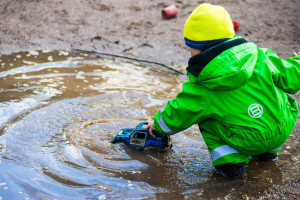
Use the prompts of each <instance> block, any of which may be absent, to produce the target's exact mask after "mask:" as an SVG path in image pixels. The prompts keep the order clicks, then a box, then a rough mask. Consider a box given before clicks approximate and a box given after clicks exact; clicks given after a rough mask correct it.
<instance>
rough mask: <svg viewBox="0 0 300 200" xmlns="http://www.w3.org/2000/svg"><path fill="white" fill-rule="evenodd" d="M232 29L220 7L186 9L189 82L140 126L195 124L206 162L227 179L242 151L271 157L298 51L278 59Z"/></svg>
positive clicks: (289, 119) (292, 106)
mask: <svg viewBox="0 0 300 200" xmlns="http://www.w3.org/2000/svg"><path fill="white" fill-rule="evenodd" d="M234 34H235V33H234V29H233V24H232V20H231V18H230V16H229V14H228V13H227V11H226V10H225V9H224V8H223V7H221V6H215V5H211V4H208V3H204V4H201V5H200V6H198V7H197V8H196V9H195V10H194V11H193V12H192V13H191V15H190V16H189V18H188V19H187V21H186V23H185V28H184V40H185V43H186V45H187V46H188V47H190V52H191V55H192V57H191V58H190V59H189V62H188V67H187V73H188V76H189V80H188V81H186V82H185V83H184V84H183V87H182V92H180V93H179V94H178V95H177V97H176V99H173V100H170V101H168V103H167V104H166V106H165V108H164V110H163V111H158V112H157V113H156V114H155V117H154V122H150V123H149V124H148V126H147V128H149V129H150V130H149V131H150V133H151V134H152V131H153V130H156V131H158V132H160V133H163V134H169V135H172V134H175V133H178V132H180V131H182V130H184V129H186V128H188V127H190V126H192V125H193V124H196V123H198V126H199V129H200V131H201V133H202V135H203V138H204V141H205V143H206V145H207V147H208V150H209V152H210V155H211V158H212V161H213V165H214V167H215V168H216V169H217V171H219V172H220V173H221V174H223V175H224V176H227V177H236V176H239V175H241V174H243V173H244V172H245V171H246V168H245V166H246V163H248V162H249V156H254V155H256V156H258V158H260V159H262V160H272V159H275V158H276V157H277V153H278V152H279V151H280V150H281V149H282V145H283V143H284V142H285V141H286V140H287V138H288V136H289V135H290V133H291V131H292V129H293V127H294V125H295V123H296V119H297V116H298V106H297V102H296V101H295V100H294V99H293V98H292V97H291V96H289V95H288V94H295V93H296V92H297V91H299V89H300V52H299V53H298V54H297V53H293V56H294V57H293V58H287V59H280V58H279V57H278V56H277V55H276V54H275V53H274V52H272V51H271V50H269V49H265V48H258V47H257V46H256V45H255V44H254V43H252V42H247V41H246V40H245V39H243V38H242V37H234ZM287 93H288V94H287Z"/></svg>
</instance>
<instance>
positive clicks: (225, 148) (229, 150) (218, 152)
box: [210, 145, 239, 161]
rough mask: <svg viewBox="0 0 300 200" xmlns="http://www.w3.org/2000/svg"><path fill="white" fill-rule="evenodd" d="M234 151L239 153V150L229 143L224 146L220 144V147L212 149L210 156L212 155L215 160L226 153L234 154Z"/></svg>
mask: <svg viewBox="0 0 300 200" xmlns="http://www.w3.org/2000/svg"><path fill="white" fill-rule="evenodd" d="M232 153H239V152H238V151H237V150H235V149H234V148H232V147H231V146H229V145H223V146H220V147H218V148H215V149H214V150H212V151H211V152H210V156H211V158H212V160H213V161H215V160H217V159H219V158H221V157H222V156H226V155H228V154H232Z"/></svg>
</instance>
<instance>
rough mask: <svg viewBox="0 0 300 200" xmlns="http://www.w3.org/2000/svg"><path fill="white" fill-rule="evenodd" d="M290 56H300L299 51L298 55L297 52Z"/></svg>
mask: <svg viewBox="0 0 300 200" xmlns="http://www.w3.org/2000/svg"><path fill="white" fill-rule="evenodd" d="M292 56H300V51H299V52H298V53H297V52H293V53H292Z"/></svg>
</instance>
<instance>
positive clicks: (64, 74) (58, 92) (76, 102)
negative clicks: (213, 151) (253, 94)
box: [0, 0, 300, 199]
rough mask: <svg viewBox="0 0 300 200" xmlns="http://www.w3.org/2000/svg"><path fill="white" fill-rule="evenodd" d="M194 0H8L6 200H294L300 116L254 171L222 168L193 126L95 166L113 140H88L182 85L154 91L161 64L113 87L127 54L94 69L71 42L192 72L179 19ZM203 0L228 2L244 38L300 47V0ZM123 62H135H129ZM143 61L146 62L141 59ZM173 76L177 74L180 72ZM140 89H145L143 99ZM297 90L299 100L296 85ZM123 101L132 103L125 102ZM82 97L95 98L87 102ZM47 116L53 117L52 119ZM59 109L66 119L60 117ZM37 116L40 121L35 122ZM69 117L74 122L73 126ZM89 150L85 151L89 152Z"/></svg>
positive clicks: (2, 41)
mask: <svg viewBox="0 0 300 200" xmlns="http://www.w3.org/2000/svg"><path fill="white" fill-rule="evenodd" d="M199 2H203V1H192V0H188V1H159V0H151V1H137V0H130V1H121V0H115V1H108V0H101V1H91V0H76V1H71V0H64V1H61V0H54V1H40V0H24V1H18V0H9V1H1V2H0V10H1V12H0V17H1V21H0V27H1V28H0V54H1V57H2V58H1V66H0V75H1V77H0V79H1V90H0V92H1V93H0V94H1V97H0V100H1V102H0V103H1V105H0V106H1V112H2V114H1V116H0V123H1V125H0V126H1V134H2V135H1V141H2V143H1V145H0V154H1V159H0V163H1V170H0V171H1V172H0V173H1V176H0V177H1V178H0V188H1V189H0V194H1V195H0V196H2V197H3V199H8V197H10V198H11V197H16V198H15V199H18V198H27V197H29V196H30V197H31V198H32V199H45V198H46V199H47V198H48V199H49V198H52V197H53V196H55V197H56V198H61V199H63V198H65V199H68V198H71V199H72V197H74V198H75V196H76V195H78V196H76V197H77V198H78V197H79V198H98V199H105V198H107V199H109V198H117V197H120V194H122V195H123V196H122V198H123V199H126V198H129V196H130V198H135V197H136V198H148V199H166V198H167V199H168V198H173V199H217V198H227V199H247V198H249V199H257V198H260V199H299V193H298V191H299V189H300V188H299V179H300V178H299V168H300V167H299V137H300V136H299V135H300V132H299V128H300V125H299V120H298V123H297V125H296V128H295V129H294V131H293V133H292V135H291V136H290V138H289V140H288V141H287V143H286V144H285V146H284V150H283V151H282V152H281V153H280V154H279V160H277V161H274V162H271V163H261V162H256V161H255V160H253V161H251V163H250V164H249V167H248V172H247V174H246V175H245V176H244V177H241V178H240V179H237V180H233V181H232V180H230V181H229V180H227V179H224V178H222V177H220V176H219V175H218V174H215V172H214V171H213V170H212V167H211V164H210V161H209V157H208V155H207V152H206V148H205V146H203V141H202V140H201V136H199V133H198V132H197V131H196V130H194V129H192V130H189V131H188V132H185V133H183V134H182V135H181V136H176V137H178V138H177V139H176V137H175V139H174V142H175V144H176V146H177V147H176V148H177V149H176V148H175V152H169V154H166V155H161V154H157V153H156V152H155V151H154V152H153V151H151V150H150V151H149V152H147V153H146V154H136V153H135V152H131V151H130V150H126V148H124V147H122V146H120V147H119V146H118V147H113V150H114V151H113V152H114V153H115V152H121V153H116V154H113V156H116V155H121V160H122V159H124V158H123V157H122V156H124V157H125V160H126V159H127V160H128V161H129V162H127V163H129V164H128V165H126V164H123V165H124V166H128V168H131V166H133V165H137V166H138V167H137V168H134V170H133V171H130V170H129V172H128V168H126V169H119V168H116V166H117V165H118V164H119V163H118V164H116V163H115V162H112V163H110V162H108V161H107V162H105V164H103V165H104V166H103V165H101V164H99V163H102V162H103V161H106V159H108V160H109V159H110V160H111V158H110V157H109V156H107V155H106V154H105V153H107V151H104V150H103V149H102V148H103V147H106V148H109V147H110V146H109V144H106V143H105V142H101V143H100V144H101V145H99V144H96V142H95V141H93V138H96V141H102V140H103V141H105V140H106V139H108V138H109V137H110V136H111V135H112V134H113V133H112V132H113V131H115V130H116V129H117V127H124V126H125V127H128V126H134V125H136V123H137V122H139V121H141V120H149V119H150V118H151V117H152V115H153V114H154V110H156V109H157V108H161V107H162V106H163V104H164V103H165V102H166V100H167V99H168V98H172V97H174V96H173V94H175V92H176V91H177V90H179V89H180V88H176V89H175V90H174V93H173V91H172V94H170V95H168V96H164V95H166V94H165V91H164V89H167V91H169V90H168V87H169V86H170V85H174V84H175V83H174V82H172V81H173V80H172V81H171V80H170V81H171V82H168V81H167V82H165V80H163V84H162V86H163V87H162V89H161V91H160V92H159V93H157V94H154V93H153V91H156V90H157V89H158V88H157V86H153V87H152V86H149V87H148V85H151V83H152V82H153V80H154V78H153V77H152V76H154V75H155V76H159V75H160V74H161V73H163V72H164V70H162V71H160V70H161V68H159V69H160V70H158V71H156V70H157V69H154V71H151V70H150V72H149V73H150V74H147V73H146V74H144V75H145V77H146V78H147V79H149V80H150V81H148V82H145V81H143V80H140V79H139V80H136V81H135V82H134V83H132V84H131V83H126V84H122V85H121V87H120V84H114V83H118V79H112V80H111V81H108V77H114V78H115V76H119V74H118V71H119V70H121V69H120V68H119V67H116V66H118V65H119V64H120V63H121V64H123V61H122V62H121V61H119V60H111V59H112V57H110V58H109V60H107V61H105V62H108V63H109V65H112V66H114V67H112V66H111V67H112V68H110V67H107V68H105V67H99V63H98V62H100V65H102V64H103V63H102V64H101V62H102V61H97V59H95V58H94V57H89V56H88V55H85V54H74V53H71V52H70V50H71V49H85V50H96V51H99V52H104V53H113V54H118V55H124V56H129V57H132V58H139V59H146V60H152V61H155V62H160V63H163V64H166V65H168V66H171V67H173V68H176V69H179V70H181V71H182V72H185V71H184V68H185V66H186V64H187V61H188V58H189V53H188V51H187V50H188V49H187V48H186V47H185V45H184V42H183V39H182V33H183V25H184V22H185V20H186V18H187V16H188V15H189V13H190V12H191V11H192V10H193V9H194V8H195V7H196V6H197V4H198V3H199ZM208 2H210V3H215V4H221V5H223V6H224V7H225V8H226V9H227V10H228V11H229V12H230V13H231V15H232V19H233V20H237V21H239V22H240V23H241V27H240V29H239V30H238V31H237V35H241V36H243V37H244V38H245V39H246V40H248V41H253V42H255V43H256V44H257V45H258V46H261V47H267V48H270V49H272V50H274V51H275V52H277V53H278V55H279V56H281V57H282V58H286V57H289V56H290V54H291V52H292V51H299V43H300V35H299V31H300V24H299V23H297V22H298V21H299V15H298V11H299V9H300V4H299V2H298V1H297V0H291V1H288V2H286V1H280V0H275V1H268V0H263V1H262V0H253V1H249V0H243V1H238V0H230V1H221V0H215V1H208ZM171 4H175V5H176V6H177V8H178V15H177V17H176V18H173V19H170V20H164V19H162V17H161V9H162V8H164V7H166V6H169V5H171ZM47 49H50V50H55V49H56V50H61V51H57V52H53V51H48V50H47ZM36 50H40V51H36ZM20 51H23V52H20ZM14 52H17V53H14ZM20 56H21V57H20ZM83 60H84V62H82V63H83V65H82V66H80V64H79V65H78V61H83ZM50 62H51V63H50ZM52 62H53V63H52ZM74 62H75V63H74ZM89 62H90V63H89ZM115 62H116V63H115ZM126 62H127V61H126ZM40 63H44V64H40ZM49 63H50V64H49ZM108 63H106V64H104V65H108ZM35 64H38V65H37V66H36V65H35ZM127 64H129V65H130V66H132V63H127ZM135 64H137V65H135ZM98 67H99V68H101V69H98ZM138 67H141V66H140V64H138V63H134V67H133V68H134V69H137V68H138ZM153 67H154V66H153V65H151V67H150V68H153ZM36 68H37V69H36ZM95 68H97V69H95ZM154 68H155V67H154ZM138 69H139V70H142V71H143V70H145V69H144V67H142V69H140V68H138ZM95 70H96V71H95ZM97 70H99V71H97ZM106 70H108V71H106ZM129 71H130V70H129ZM151 73H153V74H151ZM166 73H167V75H168V73H170V72H169V71H168V72H166ZM101 74H102V75H101ZM131 75H132V74H131ZM144 75H143V76H144ZM167 75H166V76H167ZM129 77H130V76H129ZM121 78H125V77H121ZM163 79H165V78H163ZM126 80H127V79H126ZM176 81H178V83H180V82H182V80H181V78H179V80H176ZM108 83H109V84H108ZM136 84H137V85H136ZM176 84H177V83H176ZM141 85H142V86H141ZM145 85H146V87H145ZM179 85H180V84H179ZM178 87H180V86H178ZM145 88H148V89H145ZM128 91H130V92H128ZM146 94H147V95H146ZM143 95H145V96H144V97H145V98H142V97H141V96H143ZM80 97H82V98H80ZM90 97H93V98H94V99H93V98H91V99H89V98H90ZM121 97H122V98H121ZM295 97H296V99H297V101H298V102H299V99H300V96H299V93H298V94H296V95H295ZM161 98H162V99H161ZM68 99H70V101H67V100H68ZM105 99H108V100H109V102H106V101H105ZM114 99H115V101H114ZM124 99H126V100H127V101H126V102H123V103H120V102H122V101H124ZM133 99H134V101H133ZM135 99H143V100H135ZM83 101H86V102H90V103H91V104H90V105H93V106H94V107H93V108H91V107H89V106H87V107H85V106H86V105H85V104H84V103H83ZM118 101H120V102H118ZM131 101H132V103H133V104H136V105H138V109H134V110H132V108H129V111H130V113H131V114H132V116H130V115H128V114H127V115H126V114H125V113H128V112H127V111H128V110H126V109H125V108H124V107H122V106H124V105H126V104H127V103H128V102H131ZM144 101H145V102H146V103H145V102H144ZM114 104H116V105H118V106H120V107H118V108H119V110H117V111H115V110H112V111H110V112H100V111H99V109H100V108H101V107H102V106H103V105H105V108H107V109H108V108H110V107H111V106H112V105H114ZM148 104H151V106H150V107H148V108H147V106H145V105H148ZM152 104H153V105H152ZM99 105H101V106H99ZM130 105H131V106H133V105H132V104H130ZM51 106H52V107H51ZM76 109H78V110H76ZM94 109H95V110H97V111H99V112H100V113H101V116H109V117H112V116H115V115H117V116H118V117H120V118H126V119H130V120H129V121H127V120H125V121H123V122H118V123H116V122H112V121H111V120H109V121H106V122H105V121H103V122H101V123H100V122H99V121H97V120H107V119H103V118H101V117H99V114H97V113H95V112H94ZM69 112H70V113H69ZM73 112H75V113H73ZM66 113H69V114H66ZM145 113H146V114H145ZM46 115H47V116H51V117H52V118H53V120H50V121H49V120H46ZM63 115H66V116H65V117H61V116H63ZM43 116H44V118H43ZM141 116H142V117H141ZM109 117H108V118H109ZM106 118H107V117H106ZM120 118H118V119H120ZM37 119H39V121H38V122H36V123H32V122H33V121H35V120H37ZM68 120H71V121H70V122H68ZM49 124H51V125H52V124H53V125H54V126H49ZM74 124H77V125H78V126H75V127H74ZM87 124H88V125H87ZM85 126H86V127H85ZM97 130H103V132H104V133H105V134H104V136H99V135H98V134H97ZM108 130H111V132H109V131H108ZM26 131H27V132H26ZM24 132H25V133H24ZM30 133H32V135H30ZM82 133H86V135H84V134H82ZM73 134H74V135H73ZM34 135H35V137H34ZM199 137H200V140H199V142H198V143H196V144H195V141H198V139H199ZM37 138H41V141H38V140H37ZM195 138H197V139H195ZM30 145H32V147H31V146H30ZM69 146H71V147H70V148H69ZM74 146H75V148H74ZM101 146H102V147H101ZM195 146H197V148H195ZM34 147H37V149H34ZM114 148H117V149H114ZM27 150H28V151H27ZM105 150H106V149H105ZM186 154H187V155H186ZM189 154H191V155H189ZM36 155H38V156H37V158H36ZM42 155H46V157H45V158H43V156H42ZM82 155H87V156H86V157H84V158H82ZM95 155H97V156H99V155H104V157H102V156H100V158H101V159H100V161H99V160H98V158H97V156H95ZM196 155H197V156H196ZM199 155H200V156H199ZM76 156H78V157H76ZM199 157H200V159H199ZM115 158H116V157H113V159H115ZM47 159H48V160H47ZM49 160H50V161H49ZM133 163H134V164H133ZM143 166H148V168H147V167H146V168H143ZM139 167H140V168H139ZM157 168H159V170H157ZM161 168H162V169H161ZM12 169H13V170H12ZM76 169H77V170H76ZM160 169H161V170H160ZM11 170H12V171H13V173H12V172H11ZM149 171H151V172H152V174H151V176H149V174H148V173H149ZM123 172H124V173H123ZM135 172H137V173H135ZM68 173H71V174H68ZM114 173H115V174H114ZM103 174H104V175H103ZM107 174H108V175H107ZM133 174H134V175H133ZM136 174H138V175H136ZM2 175H3V176H2ZM102 175H103V176H102ZM125 175H126V176H125ZM82 176H87V177H88V178H87V180H88V181H85V180H82V179H81V177H82ZM98 176H99V177H100V178H99V177H98ZM74 177H75V178H74ZM112 177H113V178H112ZM162 177H164V178H165V179H163V178H162ZM175 183H176V184H175ZM46 188H47V189H49V190H48V192H47V190H46ZM115 188H116V189H115ZM147 188H150V189H147ZM74 191H75V192H74ZM123 191H125V192H123ZM29 194H30V195H29ZM68 195H69V196H68ZM110 195H111V196H110ZM118 195H119V196H118ZM132 195H133V196H132ZM10 198H9V199H10Z"/></svg>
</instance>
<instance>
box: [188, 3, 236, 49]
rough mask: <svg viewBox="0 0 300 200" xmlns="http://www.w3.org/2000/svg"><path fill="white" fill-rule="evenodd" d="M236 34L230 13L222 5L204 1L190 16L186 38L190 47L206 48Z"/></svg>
mask: <svg viewBox="0 0 300 200" xmlns="http://www.w3.org/2000/svg"><path fill="white" fill-rule="evenodd" d="M233 36H234V27H233V23H232V20H231V18H230V15H229V13H228V12H227V11H226V10H225V9H224V8H223V7H222V6H216V5H211V4H209V3H203V4H201V5H199V6H198V7H197V8H196V9H195V10H194V11H193V12H192V13H191V15H190V16H189V17H188V19H187V20H186V22H185V26H184V40H185V43H186V45H187V46H188V47H191V48H194V49H200V50H202V51H203V50H205V49H207V48H208V46H214V45H216V44H218V43H221V42H223V41H225V40H227V39H229V38H232V37H233Z"/></svg>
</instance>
